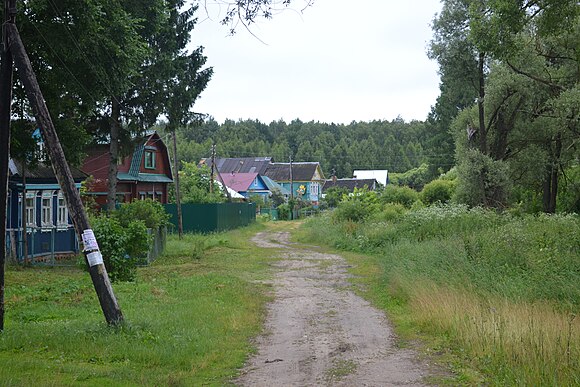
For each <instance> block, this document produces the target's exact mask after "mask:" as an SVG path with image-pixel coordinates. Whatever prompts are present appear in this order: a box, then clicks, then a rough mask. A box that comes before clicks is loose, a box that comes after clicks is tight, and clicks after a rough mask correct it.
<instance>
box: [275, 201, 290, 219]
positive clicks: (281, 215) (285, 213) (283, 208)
mask: <svg viewBox="0 0 580 387" xmlns="http://www.w3.org/2000/svg"><path fill="white" fill-rule="evenodd" d="M290 208H291V207H290V205H289V204H288V203H284V204H280V205H279V206H278V219H280V220H289V219H290V211H291V210H290Z"/></svg>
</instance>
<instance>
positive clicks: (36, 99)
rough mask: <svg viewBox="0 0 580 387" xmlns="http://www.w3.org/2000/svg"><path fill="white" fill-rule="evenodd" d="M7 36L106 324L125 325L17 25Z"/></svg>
mask: <svg viewBox="0 0 580 387" xmlns="http://www.w3.org/2000/svg"><path fill="white" fill-rule="evenodd" d="M5 32H6V34H7V37H8V48H9V49H10V51H11V53H12V57H13V59H14V64H15V65H16V68H17V69H18V76H19V77H20V80H21V81H22V84H23V85H24V90H25V91H26V95H27V97H28V100H29V102H30V105H31V106H32V109H33V111H34V116H35V117H36V123H37V125H38V126H39V127H40V132H41V134H42V138H43V140H44V143H45V144H46V149H47V151H48V155H49V157H50V161H51V163H52V168H53V170H54V174H55V175H56V178H57V180H58V183H59V185H60V188H61V190H62V193H63V195H64V198H65V201H66V203H67V207H68V211H69V215H70V217H71V219H72V221H73V223H74V226H75V230H76V232H77V235H78V237H79V240H82V241H83V246H84V249H83V253H84V255H85V260H86V262H87V265H88V267H89V273H90V275H91V279H92V280H93V285H94V287H95V291H96V293H97V297H98V298H99V303H100V305H101V309H102V310H103V313H104V315H105V319H106V320H107V323H109V324H110V325H117V324H120V323H121V322H123V314H122V313H121V309H120V308H119V305H118V304H117V299H116V298H115V295H114V293H113V288H112V287H111V282H110V280H109V276H108V274H107V269H106V268H105V265H104V263H103V257H102V255H101V253H100V251H99V246H98V244H97V241H96V239H95V237H94V234H93V231H92V230H91V226H90V224H89V219H88V217H87V214H86V212H85V209H84V207H83V203H82V201H81V197H80V194H79V192H78V191H77V189H76V187H75V182H74V180H73V177H72V174H71V172H70V168H69V166H68V164H67V162H66V159H65V157H64V152H63V150H62V146H61V145H60V142H59V140H58V136H57V134H56V130H55V128H54V124H53V123H52V119H51V117H50V113H49V112H48V108H47V107H46V104H45V102H44V98H43V96H42V92H41V91H40V86H39V85H38V81H37V79H36V75H35V74H34V71H33V70H32V65H31V64H30V59H29V58H28V54H27V53H26V50H25V48H24V44H23V43H22V40H21V39H20V34H19V33H18V29H17V28H16V25H15V24H14V23H5Z"/></svg>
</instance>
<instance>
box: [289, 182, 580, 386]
mask: <svg viewBox="0 0 580 387" xmlns="http://www.w3.org/2000/svg"><path fill="white" fill-rule="evenodd" d="M446 184H447V183H437V185H438V186H432V187H431V188H429V189H427V188H428V187H427V186H425V189H424V190H423V191H422V192H421V193H417V192H415V191H412V190H407V189H404V188H402V187H395V186H393V187H390V188H388V189H386V190H385V191H384V192H382V194H377V193H375V192H368V191H365V190H361V191H356V192H355V195H352V196H346V195H345V196H344V197H343V200H342V201H341V202H340V203H339V204H338V207H337V208H336V209H335V210H334V211H330V212H327V213H324V214H323V215H321V216H319V217H315V218H311V219H309V220H308V221H306V222H305V224H304V226H303V227H302V229H301V230H300V231H299V233H298V237H299V239H300V241H301V242H305V243H317V244H326V245H328V246H331V247H334V248H337V249H340V250H348V251H352V252H355V254H348V253H347V254H346V257H347V258H349V259H350V260H351V262H352V263H353V265H354V267H355V268H354V269H353V272H354V274H356V277H355V278H356V279H355V281H356V282H357V283H358V284H359V285H361V287H360V288H361V289H363V291H364V292H365V293H366V296H367V297H368V298H370V299H371V300H372V301H373V302H374V303H375V304H376V305H377V306H378V307H380V308H383V309H384V310H386V311H387V312H388V314H389V317H391V318H392V319H393V321H394V323H395V325H396V327H397V328H398V332H399V334H400V335H401V337H402V339H403V341H412V340H413V339H415V338H417V337H421V338H422V339H424V340H425V342H426V343H427V344H426V347H425V348H424V351H425V353H436V354H438V355H442V354H443V355H445V356H448V358H447V360H446V361H448V362H449V363H451V364H452V368H453V370H454V372H455V373H456V374H457V381H458V382H464V383H466V384H477V383H484V384H490V385H578V384H580V363H579V359H580V334H579V332H580V317H577V315H578V313H579V312H580V266H579V262H580V219H579V217H578V215H574V214H572V215H546V214H542V215H524V214H510V213H499V212H497V211H492V210H485V209H481V208H471V209H470V208H468V207H467V206H465V205H459V204H441V203H440V202H439V203H438V204H434V205H432V206H430V207H426V206H425V205H424V204H423V202H422V201H420V200H419V199H421V198H422V199H423V200H426V199H427V197H433V195H435V193H434V192H435V191H442V192H443V191H446V188H445V185H446ZM435 188H437V189H435ZM426 189H427V194H426V193H425V190H426ZM411 196H412V197H411ZM435 196H436V195H435ZM413 200H415V201H413Z"/></svg>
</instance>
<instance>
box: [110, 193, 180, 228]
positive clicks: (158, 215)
mask: <svg viewBox="0 0 580 387" xmlns="http://www.w3.org/2000/svg"><path fill="white" fill-rule="evenodd" d="M111 215H112V216H113V217H115V218H116V219H117V221H119V223H120V224H121V226H123V227H127V226H128V225H129V224H130V223H131V222H133V221H135V220H141V221H143V223H144V224H145V226H146V227H147V228H151V229H154V230H156V229H158V228H159V227H164V226H167V225H168V224H169V214H167V213H166V212H165V209H164V208H163V206H162V205H161V203H159V202H157V201H155V200H152V199H145V200H134V201H132V202H130V203H123V204H121V206H120V207H119V208H118V209H117V210H116V211H114V212H113V213H112V214H111Z"/></svg>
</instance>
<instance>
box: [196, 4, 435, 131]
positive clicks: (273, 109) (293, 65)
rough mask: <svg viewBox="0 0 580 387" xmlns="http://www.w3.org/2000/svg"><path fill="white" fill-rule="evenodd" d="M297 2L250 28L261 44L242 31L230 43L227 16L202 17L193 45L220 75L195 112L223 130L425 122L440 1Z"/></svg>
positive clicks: (431, 99) (214, 10) (215, 12)
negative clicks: (236, 124) (251, 122)
mask: <svg viewBox="0 0 580 387" xmlns="http://www.w3.org/2000/svg"><path fill="white" fill-rule="evenodd" d="M294 3H295V4H296V5H295V6H293V8H294V9H295V10H286V11H284V12H281V13H279V14H277V15H275V16H274V18H273V19H271V20H262V21H260V22H259V23H257V24H255V25H253V26H252V27H251V31H252V32H253V33H254V34H255V35H256V36H257V37H258V38H259V39H261V40H262V42H261V41H260V40H258V39H257V38H256V37H254V36H252V35H251V34H250V33H249V32H248V31H247V30H246V29H245V28H244V27H243V26H239V27H238V28H237V33H236V34H235V35H234V36H228V29H227V27H225V26H222V25H221V24H219V21H220V20H221V18H222V17H223V13H224V11H225V9H223V8H222V9H221V10H220V9H219V7H217V6H211V5H208V10H207V12H206V11H205V10H203V9H200V11H199V12H198V18H199V24H198V25H197V26H196V28H195V30H194V31H193V35H192V44H194V45H196V46H199V45H201V46H204V47H205V50H204V53H205V55H206V56H207V58H208V61H207V62H208V65H209V66H212V67H213V68H214V76H213V78H212V80H211V81H210V83H209V85H208V87H207V89H206V90H205V91H204V92H203V93H202V95H201V98H200V99H199V100H198V102H197V103H196V106H195V109H194V110H195V111H197V112H200V113H207V114H210V115H212V116H213V117H214V118H215V119H216V120H218V121H219V122H223V120H224V119H226V118H230V119H233V120H238V119H248V118H249V119H258V120H260V121H262V122H264V123H269V122H271V121H273V120H278V119H283V120H285V121H286V122H290V121H291V120H293V119H295V118H299V119H301V120H302V121H311V120H314V121H320V122H327V123H330V122H334V123H349V122H351V121H353V120H354V121H371V120H375V119H387V120H392V119H394V118H396V117H397V116H401V117H402V118H403V119H405V120H406V121H410V120H413V119H417V120H424V119H425V118H426V117H427V113H428V112H429V110H430V107H431V105H433V104H434V103H435V99H436V98H437V96H438V95H439V87H438V85H439V77H438V75H437V64H436V63H435V62H434V61H431V60H429V59H428V58H427V55H426V47H427V44H428V42H429V40H430V39H431V29H430V23H431V21H432V19H433V16H434V15H435V13H437V12H439V11H440V9H441V5H440V3H439V0H412V1H404V0H403V1H401V0H357V1H353V0H315V2H314V4H313V5H312V6H311V7H308V8H307V9H305V10H304V11H303V12H300V11H301V10H300V9H299V6H300V4H302V3H300V0H295V1H294ZM354 4H356V5H354ZM220 12H221V13H220ZM207 14H209V16H210V18H209V19H208V18H207V16H206V15H207Z"/></svg>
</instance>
